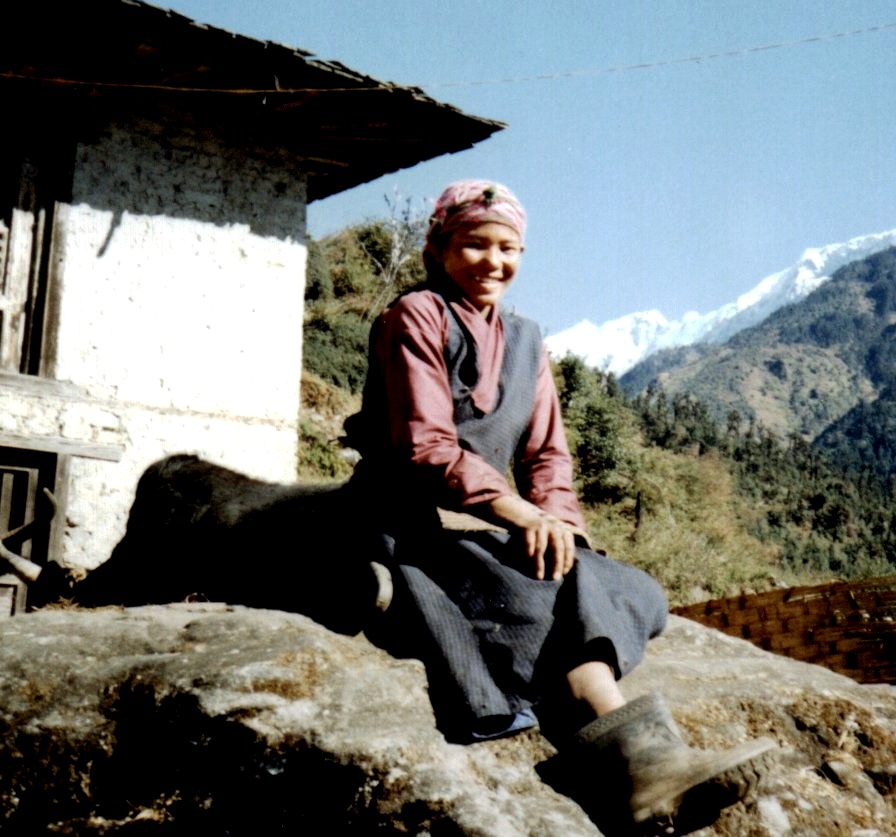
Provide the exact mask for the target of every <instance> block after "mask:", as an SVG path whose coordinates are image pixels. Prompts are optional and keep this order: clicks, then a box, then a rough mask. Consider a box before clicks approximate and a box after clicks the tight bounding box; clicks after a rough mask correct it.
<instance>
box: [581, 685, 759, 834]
mask: <svg viewBox="0 0 896 837" xmlns="http://www.w3.org/2000/svg"><path fill="white" fill-rule="evenodd" d="M775 746H776V745H775V743H774V742H773V741H772V740H771V739H768V738H759V739H756V740H755V741H749V742H747V743H745V744H740V745H738V746H736V747H732V748H731V749H729V750H721V751H718V750H696V749H693V748H691V747H689V746H688V745H687V744H685V743H684V741H683V740H682V738H681V735H680V733H679V731H678V727H677V726H676V724H675V722H674V721H673V719H672V716H671V714H670V713H669V710H668V708H667V707H666V704H665V701H664V700H663V698H662V697H661V696H660V695H658V694H649V695H645V696H643V697H640V698H638V699H636V700H633V701H631V702H630V703H627V704H625V706H622V707H620V708H619V709H616V710H614V711H613V712H609V713H607V714H606V715H603V716H602V717H600V718H598V719H597V720H595V721H592V722H591V723H590V724H588V725H587V726H585V727H583V728H582V729H581V730H579V732H578V733H577V734H576V735H575V736H574V743H573V745H572V747H571V748H570V751H569V755H573V758H574V761H575V769H576V770H577V771H579V776H580V777H581V776H582V774H583V773H587V774H588V775H589V776H590V777H592V784H591V795H592V796H593V797H597V798H595V799H594V806H593V807H596V808H600V807H601V805H602V804H603V803H604V802H606V801H608V800H609V801H610V804H612V802H613V800H615V801H616V803H619V802H620V801H621V800H627V803H628V804H627V808H628V811H627V814H628V815H630V817H631V822H632V823H633V824H634V825H636V826H637V825H640V824H652V825H653V833H657V829H658V828H661V829H662V830H665V831H666V832H667V833H687V831H689V830H694V828H698V827H704V826H706V825H709V824H710V823H712V822H714V821H715V820H716V819H717V818H718V816H719V813H720V812H721V810H722V809H723V808H725V807H727V806H729V805H733V804H734V803H735V802H738V801H739V800H740V799H742V798H743V797H744V796H745V795H746V794H747V793H749V791H750V790H752V789H753V787H755V785H756V784H757V782H758V779H759V775H758V772H757V766H756V764H755V760H756V759H758V758H759V757H760V756H762V755H763V754H764V753H767V752H768V751H769V750H772V749H774V748H775ZM595 774H596V775H597V779H598V781H597V783H595V782H594V777H595ZM622 807H625V806H624V804H623V806H622ZM685 821H686V822H685Z"/></svg>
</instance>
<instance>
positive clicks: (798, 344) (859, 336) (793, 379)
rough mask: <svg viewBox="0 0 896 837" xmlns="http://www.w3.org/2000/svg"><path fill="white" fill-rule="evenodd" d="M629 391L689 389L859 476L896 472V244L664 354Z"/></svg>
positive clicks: (630, 379) (626, 381) (630, 378)
mask: <svg viewBox="0 0 896 837" xmlns="http://www.w3.org/2000/svg"><path fill="white" fill-rule="evenodd" d="M622 382H623V386H624V388H625V389H626V391H627V392H643V391H645V390H646V388H647V387H648V386H652V387H654V388H660V389H662V390H663V391H664V392H666V394H667V396H668V397H670V398H674V397H675V396H676V395H677V394H681V393H687V394H689V395H691V396H693V397H696V398H698V399H700V400H701V401H703V402H704V403H705V404H707V405H708V407H709V409H710V411H711V413H712V414H713V415H714V416H715V417H716V418H717V419H718V420H721V421H724V420H725V417H726V416H727V415H728V413H729V412H731V411H736V412H737V413H738V414H739V415H740V416H741V417H742V418H743V419H744V420H749V421H753V422H754V423H755V424H757V425H761V426H762V427H763V428H765V429H766V430H768V431H770V432H772V433H774V434H775V435H777V436H778V437H779V438H782V439H784V438H787V437H788V436H789V435H791V434H798V435H799V436H800V437H801V438H802V439H804V440H805V441H808V442H811V443H813V444H815V445H817V447H818V448H819V449H820V450H823V451H824V452H825V453H826V454H827V455H828V456H829V457H830V458H831V459H832V460H833V461H834V462H836V463H837V464H838V465H840V466H841V467H844V468H848V469H849V471H850V473H851V474H853V475H854V476H857V477H858V476H860V475H862V474H866V475H873V476H875V477H877V478H878V479H880V480H882V481H883V482H884V483H885V484H886V483H887V482H888V481H889V480H890V479H891V478H892V477H893V476H894V475H896V455H894V450H893V441H892V440H893V429H894V423H896V401H894V386H896V248H891V249H889V250H884V251H882V252H880V253H877V254H875V255H873V256H869V257H868V258H865V259H862V260H860V261H857V262H853V263H852V264H849V265H846V266H845V267H843V268H841V269H840V270H838V271H837V272H836V273H835V274H834V275H833V276H832V277H831V279H830V280H829V281H828V282H826V283H825V284H824V285H822V286H821V287H820V288H818V289H817V290H815V291H814V292H813V293H812V294H810V295H809V296H808V297H806V298H805V299H804V300H803V301H801V302H799V303H796V304H794V305H790V306H787V307H785V308H781V309H779V310H778V311H776V312H775V313H774V314H772V315H771V316H769V317H768V318H767V319H766V320H765V321H764V322H762V323H761V324H759V325H757V326H754V327H753V328H750V329H746V330H744V331H742V332H740V333H739V334H737V335H735V336H734V337H733V338H731V340H729V341H728V342H727V343H726V344H724V345H722V346H695V347H689V348H686V349H679V350H675V351H673V352H668V353H660V354H658V355H656V356H654V357H653V358H650V359H648V361H646V362H645V363H644V364H641V365H640V366H639V367H636V368H635V369H633V370H632V371H631V372H630V373H628V374H627V375H626V376H624V377H623V381H622Z"/></svg>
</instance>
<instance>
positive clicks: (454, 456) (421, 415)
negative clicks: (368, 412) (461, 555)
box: [373, 291, 584, 528]
mask: <svg viewBox="0 0 896 837" xmlns="http://www.w3.org/2000/svg"><path fill="white" fill-rule="evenodd" d="M446 304H447V305H451V306H452V307H453V308H454V310H455V311H456V313H457V314H458V315H459V317H460V319H461V321H462V322H463V324H464V326H465V327H466V328H467V329H468V330H469V332H470V334H471V335H472V337H473V341H474V342H475V344H476V351H477V359H478V371H479V380H478V382H477V384H476V386H475V387H474V388H473V401H474V403H475V405H476V407H477V408H478V409H479V410H481V411H482V412H484V413H488V412H490V411H491V409H492V407H493V406H494V403H495V398H496V397H497V392H498V380H499V376H500V374H501V364H502V361H503V358H504V328H503V324H502V322H501V318H500V316H499V314H498V312H497V311H496V310H495V309H492V311H491V312H490V314H489V316H488V318H486V317H483V316H482V314H481V313H480V311H479V310H478V309H477V308H476V307H475V306H473V305H472V303H470V302H469V301H468V300H466V299H463V298H462V299H460V300H458V301H450V302H446V301H445V300H444V299H443V298H442V297H441V296H439V295H438V294H436V293H434V292H432V291H421V292H419V293H412V294H407V295H405V296H403V297H400V298H399V299H398V300H397V301H396V302H395V304H394V305H393V306H392V307H391V308H389V309H387V310H386V311H385V312H383V314H382V316H381V318H380V324H379V331H378V334H377V339H376V343H375V344H374V347H373V351H374V356H375V359H376V362H377V363H378V364H379V366H380V368H381V370H382V374H383V380H384V385H385V388H386V392H385V396H386V398H385V401H386V404H387V405H388V411H389V432H390V438H391V443H392V445H393V447H394V449H395V450H396V451H398V452H400V453H402V454H404V455H407V456H408V457H409V459H410V461H411V462H412V463H414V464H419V465H425V466H428V467H429V468H434V469H438V470H440V471H441V472H442V474H443V479H444V481H445V485H446V486H447V487H448V488H449V490H450V493H451V495H452V496H453V497H454V498H456V508H464V507H469V506H473V505H475V504H477V503H484V502H489V501H491V500H494V499H496V498H498V497H502V496H507V495H510V494H513V493H514V492H513V490H512V489H511V487H510V484H509V483H508V482H507V479H506V478H505V476H504V475H503V474H501V473H499V472H498V471H496V470H495V469H494V468H493V467H492V466H491V465H489V464H488V463H486V462H485V461H484V460H483V459H482V458H481V457H479V456H478V455H477V454H475V453H473V452H472V451H469V450H465V449H464V448H462V447H461V446H460V444H459V442H458V437H457V429H456V427H455V425H454V401H453V398H452V395H451V385H450V383H449V375H448V369H447V366H446V364H445V356H444V349H445V345H446V343H447V340H448V330H449V322H448V316H449V314H448V312H447V311H446V310H445V305H446ZM516 468H517V472H518V473H519V474H521V475H522V477H521V478H518V479H519V481H520V482H521V486H520V488H521V491H522V494H523V497H524V498H525V499H527V500H529V501H530V502H531V503H533V504H535V505H536V506H538V507H539V508H540V509H542V510H544V511H546V512H548V513H549V514H553V515H555V516H556V517H558V518H559V519H560V520H563V521H566V522H567V523H570V524H572V525H574V526H578V527H580V528H582V527H583V526H584V523H583V520H582V515H581V512H580V510H579V504H578V500H577V499H576V496H575V494H574V493H573V490H572V460H571V458H570V455H569V449H568V447H567V444H566V435H565V431H564V428H563V422H562V418H561V415H560V404H559V401H558V399H557V391H556V388H555V386H554V379H553V376H552V375H551V369H550V364H549V362H548V357H547V352H543V353H542V358H541V363H540V366H539V369H538V380H537V382H536V388H535V406H534V408H533V410H532V416H531V418H530V420H529V425H528V428H527V432H526V435H525V442H524V445H523V448H522V453H521V460H518V461H517V463H516Z"/></svg>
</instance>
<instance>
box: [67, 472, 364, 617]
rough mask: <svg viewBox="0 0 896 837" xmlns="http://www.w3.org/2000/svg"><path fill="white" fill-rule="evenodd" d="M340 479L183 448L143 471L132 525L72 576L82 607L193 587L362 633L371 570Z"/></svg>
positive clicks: (172, 594) (194, 592)
mask: <svg viewBox="0 0 896 837" xmlns="http://www.w3.org/2000/svg"><path fill="white" fill-rule="evenodd" d="M359 528H361V527H359V526H358V525H357V523H356V515H355V513H354V512H353V509H352V503H351V501H350V499H349V492H348V490H347V488H346V487H345V486H343V485H283V484H278V483H268V482H263V481H261V480H256V479H252V478H250V477H247V476H245V475H243V474H239V473H237V472H235V471H231V470H229V469H227V468H223V467H221V466H218V465H214V464H212V463H209V462H205V461H203V460H202V459H199V458H198V457H196V456H192V455H186V454H178V455H175V456H170V457H168V458H166V459H163V460H161V461H160V462H156V463H155V464H154V465H151V466H150V467H149V468H148V469H147V470H146V471H145V472H144V474H143V476H142V477H141V478H140V481H139V483H138V485H137V492H136V497H135V499H134V503H133V505H132V506H131V510H130V515H129V517H128V523H127V531H126V533H125V536H124V537H123V538H122V540H121V541H120V542H119V543H118V545H117V546H116V547H115V549H114V551H113V552H112V555H111V557H110V558H109V560H108V561H106V562H105V563H104V564H102V565H100V566H99V567H98V568H97V569H95V570H94V571H93V572H91V573H90V574H89V575H88V576H87V578H86V579H85V580H84V581H82V582H80V583H79V584H77V585H75V587H74V591H73V597H74V601H75V602H76V603H77V604H80V605H83V606H86V607H96V606H99V605H107V604H120V605H128V606H131V605H140V604H152V603H163V602H174V601H182V600H184V599H189V598H197V599H201V600H206V599H207V600H209V601H224V602H229V603H234V604H245V605H250V606H253V607H267V608H276V609H280V610H290V611H296V612H299V613H304V614H306V615H308V616H310V617H312V618H313V619H315V620H316V621H319V622H321V623H323V624H325V625H327V627H330V628H332V629H334V630H338V631H341V632H343V633H357V632H358V631H359V630H360V629H361V627H363V622H364V620H365V618H366V617H368V616H369V615H370V610H371V608H372V607H373V606H374V603H375V601H376V591H377V584H376V577H375V575H374V574H373V571H372V570H371V568H370V565H369V562H370V561H371V560H373V559H375V557H376V556H375V555H374V554H372V550H373V549H374V546H373V544H371V543H365V542H364V541H363V540H362V539H361V537H360V536H359V534H358V530H359Z"/></svg>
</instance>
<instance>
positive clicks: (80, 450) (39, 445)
mask: <svg viewBox="0 0 896 837" xmlns="http://www.w3.org/2000/svg"><path fill="white" fill-rule="evenodd" d="M0 447H7V448H23V449H25V450H38V451H43V452H45V453H56V454H59V455H65V454H68V455H70V456H81V457H83V458H84V459H103V460H105V461H107V462H120V461H121V457H122V456H124V446H123V445H100V444H95V443H93V442H76V441H73V440H72V439H62V438H59V437H55V436H16V435H14V434H11V433H0Z"/></svg>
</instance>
